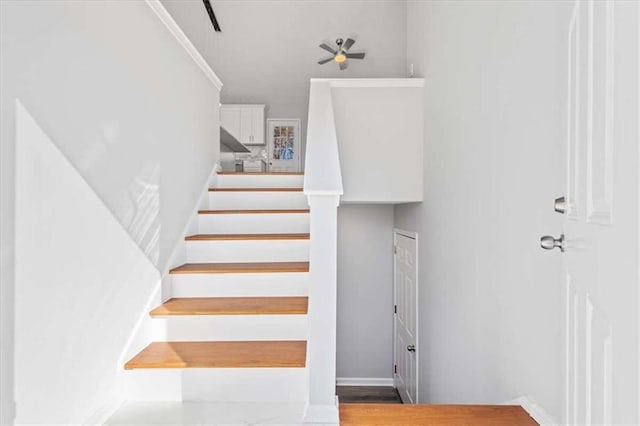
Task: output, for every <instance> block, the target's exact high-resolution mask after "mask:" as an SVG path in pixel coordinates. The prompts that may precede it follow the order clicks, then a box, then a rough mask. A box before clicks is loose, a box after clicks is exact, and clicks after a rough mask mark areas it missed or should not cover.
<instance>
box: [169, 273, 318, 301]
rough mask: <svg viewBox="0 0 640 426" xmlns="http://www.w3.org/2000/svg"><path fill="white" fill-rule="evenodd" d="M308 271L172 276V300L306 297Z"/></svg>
mask: <svg viewBox="0 0 640 426" xmlns="http://www.w3.org/2000/svg"><path fill="white" fill-rule="evenodd" d="M308 292H309V273H308V272H283V273H279V272H278V273H259V274H173V275H172V276H171V295H172V297H243V296H246V297H250V296H254V297H259V296H307V294H308Z"/></svg>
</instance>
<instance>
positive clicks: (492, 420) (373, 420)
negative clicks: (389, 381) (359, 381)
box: [340, 403, 538, 426]
mask: <svg viewBox="0 0 640 426" xmlns="http://www.w3.org/2000/svg"><path fill="white" fill-rule="evenodd" d="M340 424H341V425H342V426H354V425H363V426H364V425H367V426H377V425H385V426H393V425H398V426H399V425H402V426H418V425H420V426H424V425H430V426H431V425H432V426H444V425H447V426H449V425H455V426H535V425H538V423H536V421H535V420H533V419H532V418H531V417H530V416H529V414H527V412H526V411H525V410H524V409H522V407H519V406H512V405H423V404H420V405H409V404H406V405H405V404H342V403H341V404H340Z"/></svg>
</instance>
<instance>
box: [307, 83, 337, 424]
mask: <svg viewBox="0 0 640 426" xmlns="http://www.w3.org/2000/svg"><path fill="white" fill-rule="evenodd" d="M308 123H309V124H308V128H307V151H306V163H305V164H306V166H305V176H304V193H305V194H306V195H307V197H308V199H309V207H310V209H311V215H310V230H309V232H310V233H311V245H310V248H309V263H310V266H309V274H310V280H309V282H310V285H309V312H308V319H309V338H308V343H307V371H308V374H309V398H308V405H307V409H306V413H305V422H307V423H323V424H337V423H338V421H339V420H338V407H337V404H336V397H335V385H336V382H335V380H336V302H337V300H336V295H337V234H338V229H337V208H338V204H339V202H340V195H342V193H343V190H342V173H341V171H340V159H339V156H338V141H337V138H336V130H335V124H334V116H333V105H332V100H331V88H330V83H329V81H327V80H311V88H310V94H309V121H308Z"/></svg>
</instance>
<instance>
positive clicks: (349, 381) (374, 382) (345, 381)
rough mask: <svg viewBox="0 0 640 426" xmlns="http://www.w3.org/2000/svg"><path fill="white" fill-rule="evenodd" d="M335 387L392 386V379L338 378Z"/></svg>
mask: <svg viewBox="0 0 640 426" xmlns="http://www.w3.org/2000/svg"><path fill="white" fill-rule="evenodd" d="M336 385H337V386H393V378H391V377H389V378H386V377H338V378H337V379H336Z"/></svg>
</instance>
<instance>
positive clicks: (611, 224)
mask: <svg viewBox="0 0 640 426" xmlns="http://www.w3.org/2000/svg"><path fill="white" fill-rule="evenodd" d="M638 4H639V3H638V2H631V1H630V2H622V1H593V0H577V1H576V2H575V4H574V9H573V14H572V17H571V20H570V22H569V28H568V36H569V44H568V45H569V49H568V61H567V63H568V71H569V72H568V76H569V78H568V89H569V90H568V91H569V93H568V115H567V117H568V120H567V121H568V123H567V152H566V154H567V155H566V172H567V173H566V202H565V203H564V206H563V203H562V202H559V203H558V205H557V207H558V209H559V210H561V211H562V210H563V207H564V210H565V213H564V220H563V234H564V241H560V240H561V239H560V238H558V239H557V240H558V241H556V244H555V246H558V248H560V246H562V245H563V246H564V253H563V260H564V266H565V277H564V278H565V280H564V281H565V288H564V291H565V295H566V306H565V313H566V315H565V337H566V346H565V349H566V351H565V367H566V368H565V377H564V382H565V415H566V418H565V422H566V423H567V424H571V425H591V424H598V425H600V424H605V425H606V424H638V422H639V421H640V416H639V413H638V410H639V408H638V407H640V403H639V402H640V399H639V391H638V385H639V383H638V382H639V364H638V362H639V359H640V358H639V356H638V355H639V354H638V350H639V346H638V344H639V331H640V327H639V323H638V307H639V291H638V289H639V286H638V284H639V281H638V189H639V186H638V142H639V138H638V119H639V114H638V98H639V95H638V93H639V86H638V71H639V66H638V61H639V52H638V50H639V41H638V37H639V35H638V23H639V14H640V11H639V10H638V8H639V6H638ZM546 245H547V248H550V247H552V246H553V244H550V241H547V244H546ZM558 254H560V252H558Z"/></svg>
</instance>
